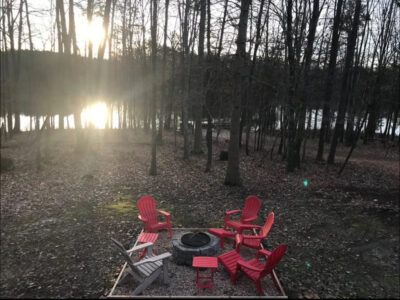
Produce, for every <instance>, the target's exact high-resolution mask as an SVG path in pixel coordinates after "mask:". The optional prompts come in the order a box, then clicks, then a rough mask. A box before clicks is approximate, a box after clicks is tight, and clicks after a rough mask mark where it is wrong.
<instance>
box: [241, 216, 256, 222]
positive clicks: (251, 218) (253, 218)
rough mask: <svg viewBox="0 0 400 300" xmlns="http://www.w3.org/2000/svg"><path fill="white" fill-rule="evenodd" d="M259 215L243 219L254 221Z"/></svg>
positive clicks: (244, 220)
mask: <svg viewBox="0 0 400 300" xmlns="http://www.w3.org/2000/svg"><path fill="white" fill-rule="evenodd" d="M257 218H258V217H257V216H254V217H250V218H246V219H243V220H242V221H243V222H252V221H255V220H257Z"/></svg>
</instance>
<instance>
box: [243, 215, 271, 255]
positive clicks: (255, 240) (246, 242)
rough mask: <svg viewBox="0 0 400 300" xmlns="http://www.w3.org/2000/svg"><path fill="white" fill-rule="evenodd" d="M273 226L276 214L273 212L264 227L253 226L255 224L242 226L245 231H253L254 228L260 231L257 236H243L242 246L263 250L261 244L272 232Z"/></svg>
mask: <svg viewBox="0 0 400 300" xmlns="http://www.w3.org/2000/svg"><path fill="white" fill-rule="evenodd" d="M272 224H274V213H273V212H272V213H270V214H269V215H268V218H267V220H266V221H265V224H264V226H259V225H253V224H246V225H242V229H243V230H246V229H253V228H258V229H259V232H258V234H257V235H245V234H242V237H243V242H242V246H247V247H249V248H253V249H257V250H259V249H261V242H262V240H263V239H265V238H266V237H267V236H268V234H269V231H270V230H271V227H272Z"/></svg>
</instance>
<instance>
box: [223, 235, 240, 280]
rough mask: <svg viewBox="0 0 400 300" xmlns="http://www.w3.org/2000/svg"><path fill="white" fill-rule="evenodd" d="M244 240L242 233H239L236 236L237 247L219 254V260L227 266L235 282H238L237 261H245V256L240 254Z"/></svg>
mask: <svg viewBox="0 0 400 300" xmlns="http://www.w3.org/2000/svg"><path fill="white" fill-rule="evenodd" d="M242 240H243V237H242V236H241V235H240V234H237V235H236V236H235V244H236V249H235V250H232V251H230V252H228V253H224V254H221V255H220V256H218V261H219V262H220V263H221V264H222V265H223V266H224V267H225V269H226V270H227V271H228V273H229V274H230V275H231V282H232V283H233V284H235V283H236V273H237V270H238V269H237V262H238V261H239V260H243V261H244V259H243V257H241V256H240V254H239V251H240V247H241V245H242Z"/></svg>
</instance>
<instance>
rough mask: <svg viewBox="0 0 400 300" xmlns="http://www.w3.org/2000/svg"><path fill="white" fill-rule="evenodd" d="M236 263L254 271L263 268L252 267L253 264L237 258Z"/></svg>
mask: <svg viewBox="0 0 400 300" xmlns="http://www.w3.org/2000/svg"><path fill="white" fill-rule="evenodd" d="M237 263H238V265H240V266H241V267H244V268H246V269H250V270H252V271H255V272H261V271H263V270H264V269H260V268H257V267H254V266H252V265H250V264H249V263H247V262H245V261H243V260H238V262H237Z"/></svg>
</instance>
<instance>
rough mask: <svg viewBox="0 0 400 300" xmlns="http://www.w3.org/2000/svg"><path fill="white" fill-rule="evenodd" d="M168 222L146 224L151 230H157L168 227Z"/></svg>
mask: <svg viewBox="0 0 400 300" xmlns="http://www.w3.org/2000/svg"><path fill="white" fill-rule="evenodd" d="M168 226H169V225H168V224H167V222H159V223H156V224H149V225H148V227H149V228H150V229H151V230H159V229H164V228H168Z"/></svg>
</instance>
